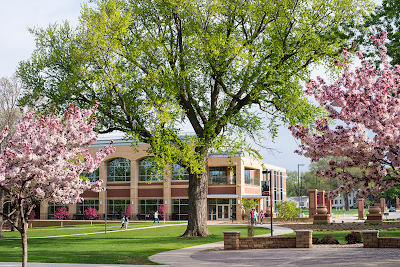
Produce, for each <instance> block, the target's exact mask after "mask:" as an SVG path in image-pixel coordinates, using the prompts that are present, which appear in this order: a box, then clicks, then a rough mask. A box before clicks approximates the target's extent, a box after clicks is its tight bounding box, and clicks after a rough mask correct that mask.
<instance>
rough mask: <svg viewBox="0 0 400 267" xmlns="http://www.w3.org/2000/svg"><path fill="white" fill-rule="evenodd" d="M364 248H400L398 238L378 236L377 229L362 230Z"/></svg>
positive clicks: (399, 239)
mask: <svg viewBox="0 0 400 267" xmlns="http://www.w3.org/2000/svg"><path fill="white" fill-rule="evenodd" d="M362 233H363V239H364V240H363V241H364V242H363V243H364V248H400V238H395V237H379V231H378V230H367V231H363V232H362Z"/></svg>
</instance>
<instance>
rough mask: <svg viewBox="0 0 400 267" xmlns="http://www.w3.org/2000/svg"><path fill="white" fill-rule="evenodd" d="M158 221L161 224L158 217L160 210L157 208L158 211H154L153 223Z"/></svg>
mask: <svg viewBox="0 0 400 267" xmlns="http://www.w3.org/2000/svg"><path fill="white" fill-rule="evenodd" d="M156 221H158V224H160V219H158V210H156V212H154V222H153V225H154V224H155V223H156Z"/></svg>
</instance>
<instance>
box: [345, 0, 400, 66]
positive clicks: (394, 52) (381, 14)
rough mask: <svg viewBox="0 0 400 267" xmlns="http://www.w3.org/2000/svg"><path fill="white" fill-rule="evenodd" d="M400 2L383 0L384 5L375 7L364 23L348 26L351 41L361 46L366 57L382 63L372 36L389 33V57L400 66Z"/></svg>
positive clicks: (387, 45) (397, 0)
mask: <svg viewBox="0 0 400 267" xmlns="http://www.w3.org/2000/svg"><path fill="white" fill-rule="evenodd" d="M399 12H400V1H399V0H383V1H382V4H381V5H379V6H376V7H375V10H374V11H373V12H372V13H371V14H370V15H368V16H366V17H365V20H364V22H363V23H361V24H358V23H356V22H353V23H350V24H349V25H348V26H346V28H347V31H348V37H351V38H350V40H351V41H355V42H354V44H355V43H356V44H357V45H356V48H358V46H361V50H362V51H363V54H364V56H366V57H367V58H368V59H370V60H372V61H374V62H375V63H380V57H379V51H378V48H377V47H376V46H375V45H373V44H371V41H370V36H371V35H376V36H379V35H380V34H381V32H382V31H387V37H388V39H389V42H388V43H387V44H386V47H387V55H388V56H389V57H390V59H391V63H392V64H393V65H395V64H400V52H399V49H398V47H399V45H400V32H399V25H400V17H399Z"/></svg>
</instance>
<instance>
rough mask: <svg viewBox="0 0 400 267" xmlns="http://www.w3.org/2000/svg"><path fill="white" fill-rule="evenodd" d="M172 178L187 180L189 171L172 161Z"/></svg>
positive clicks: (174, 179)
mask: <svg viewBox="0 0 400 267" xmlns="http://www.w3.org/2000/svg"><path fill="white" fill-rule="evenodd" d="M172 180H173V181H187V180H189V173H188V172H187V170H186V169H185V168H183V167H182V166H181V165H179V164H176V163H174V164H172Z"/></svg>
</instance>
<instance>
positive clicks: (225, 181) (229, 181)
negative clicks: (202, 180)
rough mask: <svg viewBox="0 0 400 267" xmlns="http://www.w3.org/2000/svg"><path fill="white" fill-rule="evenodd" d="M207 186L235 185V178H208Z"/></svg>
mask: <svg viewBox="0 0 400 267" xmlns="http://www.w3.org/2000/svg"><path fill="white" fill-rule="evenodd" d="M208 184H210V185H214V184H236V176H219V175H218V176H210V177H209V179H208Z"/></svg>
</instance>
